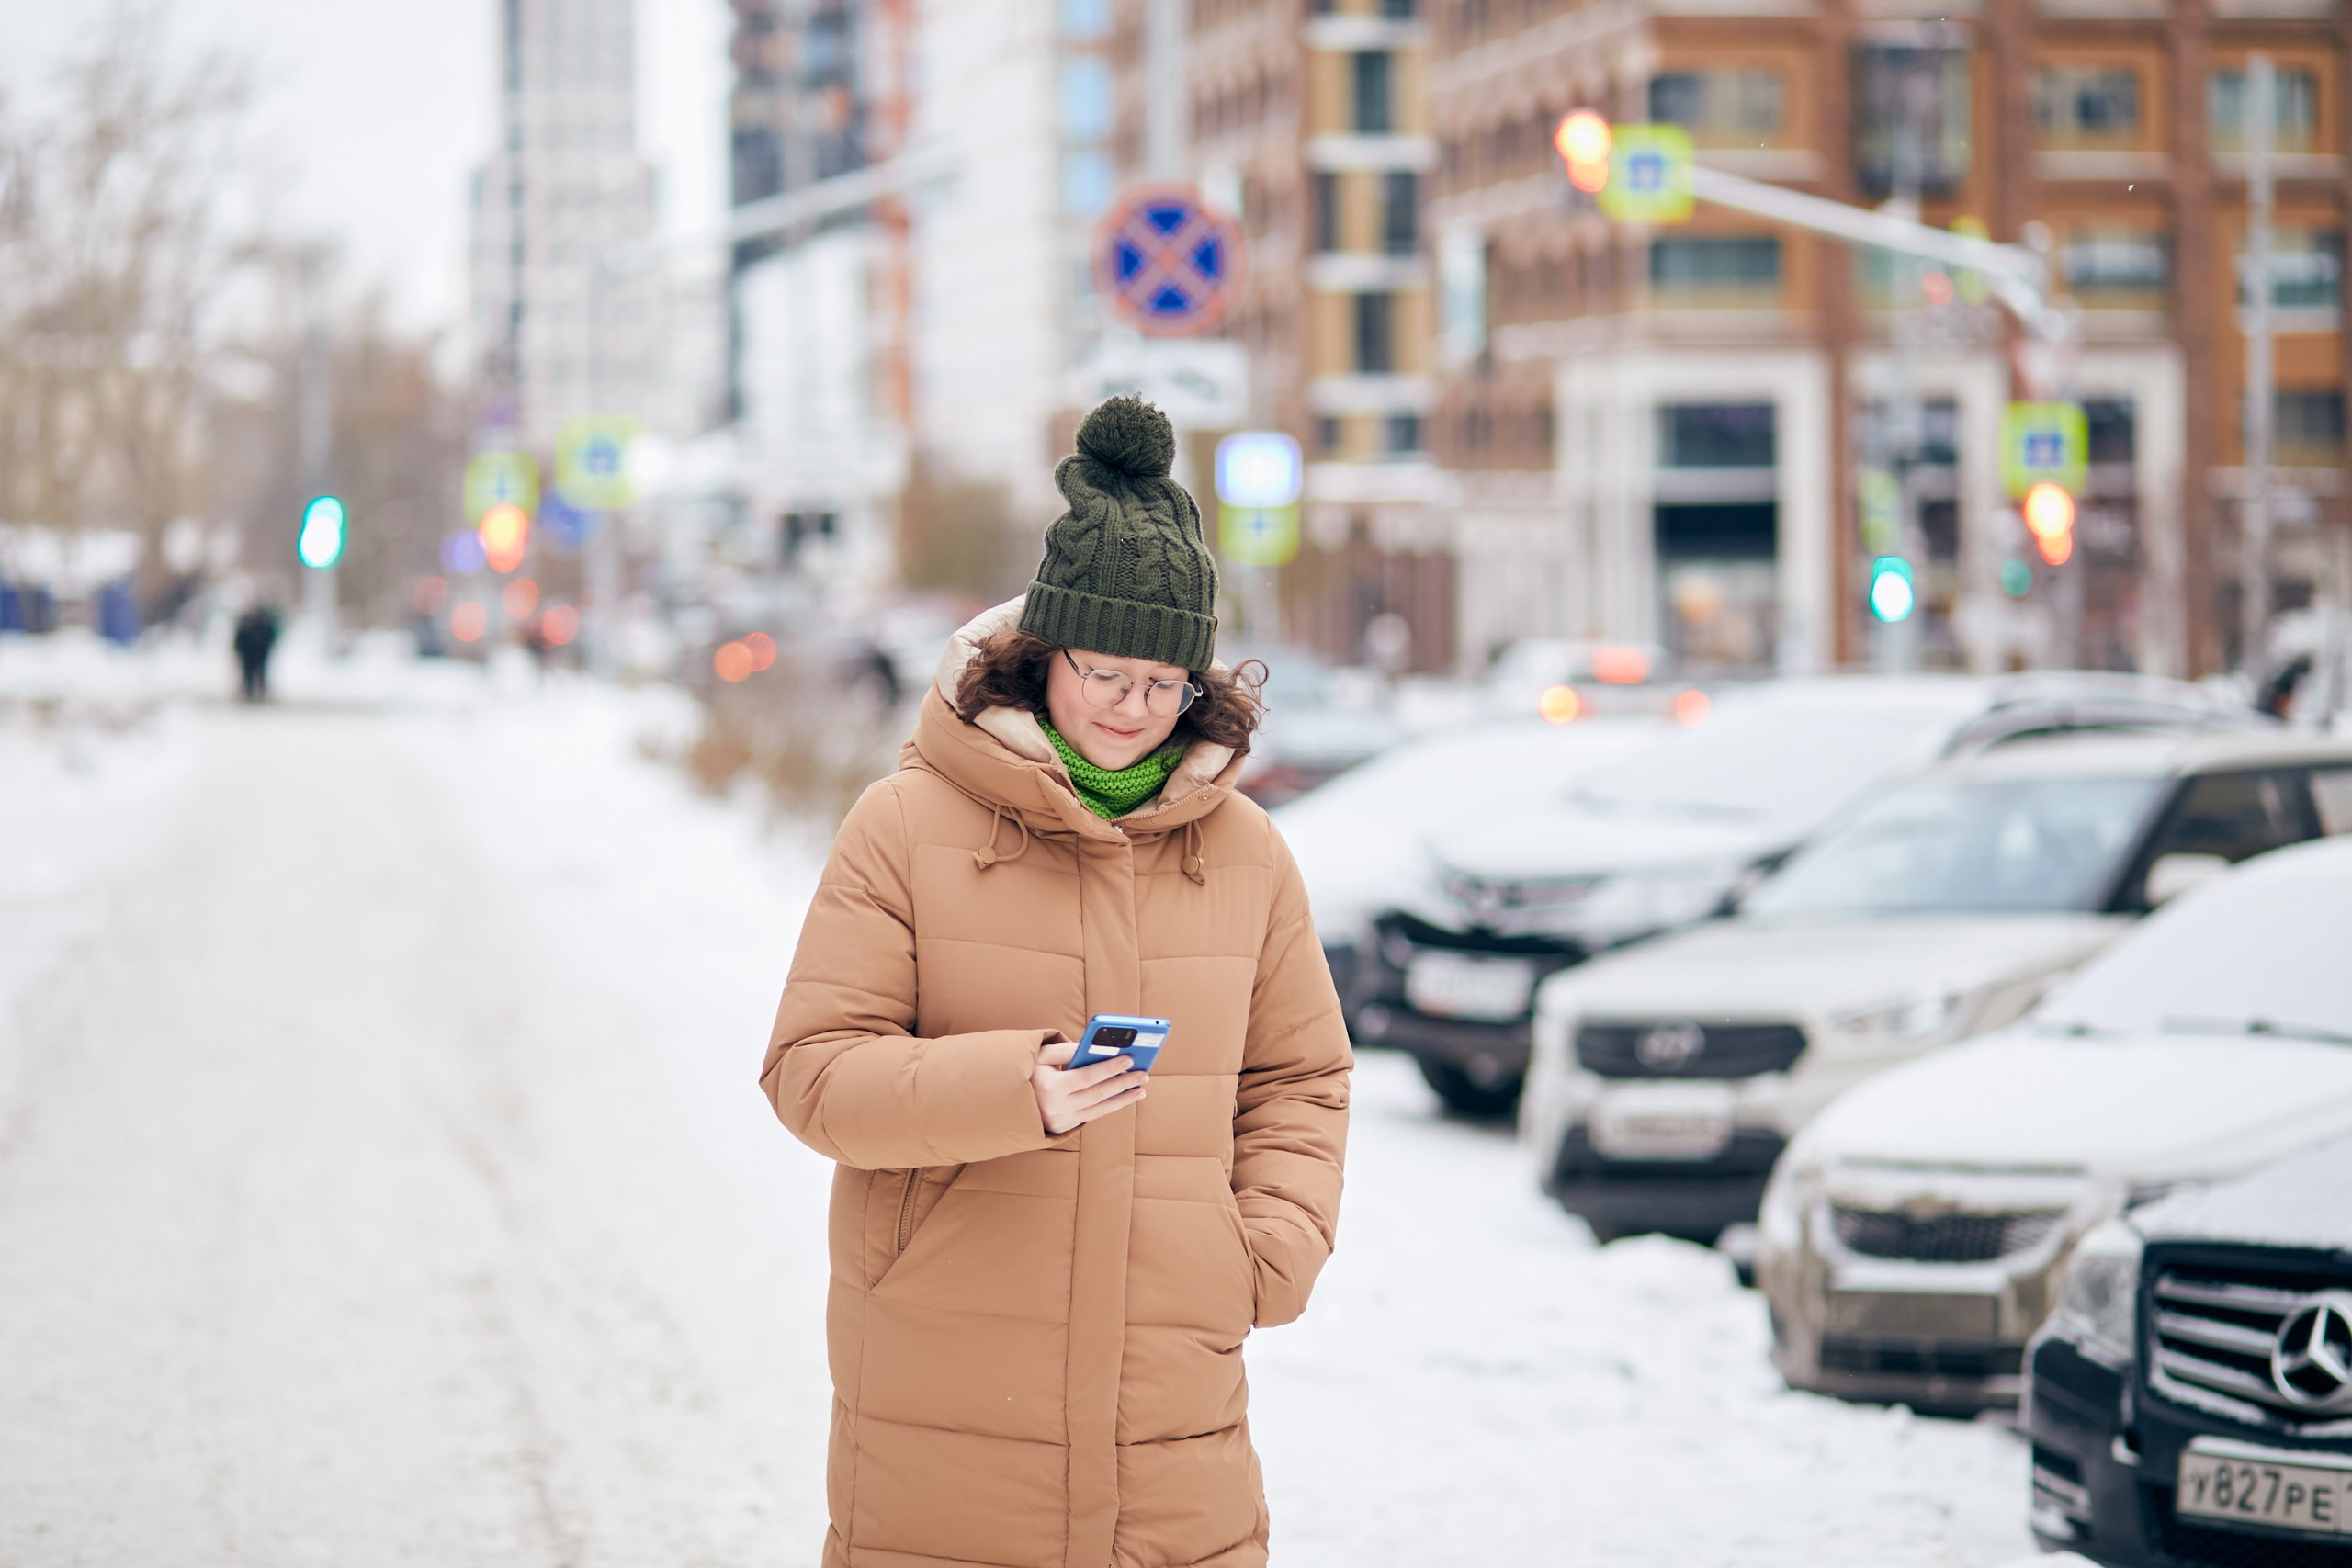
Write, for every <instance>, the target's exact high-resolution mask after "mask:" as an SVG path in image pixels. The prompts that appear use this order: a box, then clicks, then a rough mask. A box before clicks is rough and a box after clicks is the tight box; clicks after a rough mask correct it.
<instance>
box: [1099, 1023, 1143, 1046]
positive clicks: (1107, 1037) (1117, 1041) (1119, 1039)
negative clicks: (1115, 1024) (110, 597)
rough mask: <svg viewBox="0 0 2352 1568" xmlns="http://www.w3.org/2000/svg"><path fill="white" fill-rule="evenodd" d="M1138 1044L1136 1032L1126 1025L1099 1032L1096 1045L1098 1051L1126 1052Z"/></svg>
mask: <svg viewBox="0 0 2352 1568" xmlns="http://www.w3.org/2000/svg"><path fill="white" fill-rule="evenodd" d="M1134 1043H1136V1032H1135V1031H1134V1030H1132V1029H1128V1028H1126V1027H1125V1026H1124V1025H1123V1026H1121V1027H1119V1028H1116V1029H1103V1030H1097V1031H1096V1032H1095V1035H1094V1044H1095V1047H1096V1048H1097V1049H1098V1050H1103V1051H1124V1050H1125V1049H1126V1048H1127V1047H1128V1046H1130V1045H1132V1044H1134Z"/></svg>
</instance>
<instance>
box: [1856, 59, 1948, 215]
mask: <svg viewBox="0 0 2352 1568" xmlns="http://www.w3.org/2000/svg"><path fill="white" fill-rule="evenodd" d="M1968 137H1969V114H1968V52H1967V51H1965V50H1962V49H1950V48H1943V47H1932V46H1931V47H1926V48H1915V47H1912V46H1910V45H1908V44H1895V45H1890V44H1864V45H1861V46H1860V47H1859V48H1857V49H1856V50H1855V51H1854V164H1855V174H1856V175H1857V176H1858V177H1859V178H1860V182H1861V185H1862V187H1863V189H1864V190H1865V191H1867V192H1868V193H1869V194H1870V195H1872V196H1892V195H1894V193H1895V189H1896V186H1898V185H1900V184H1906V183H1908V182H1909V181H1910V180H1911V179H1915V178H1916V180H1917V184H1918V194H1919V195H1921V196H1930V197H1933V196H1948V195H1951V194H1952V193H1953V192H1955V191H1957V190H1958V189H1959V187H1960V184H1961V182H1962V180H1964V179H1966V178H1967V177H1968Z"/></svg>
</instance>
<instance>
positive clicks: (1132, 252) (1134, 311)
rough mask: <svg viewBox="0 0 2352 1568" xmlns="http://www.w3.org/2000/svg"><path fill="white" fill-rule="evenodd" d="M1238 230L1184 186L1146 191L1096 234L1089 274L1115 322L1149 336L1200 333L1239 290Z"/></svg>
mask: <svg viewBox="0 0 2352 1568" xmlns="http://www.w3.org/2000/svg"><path fill="white" fill-rule="evenodd" d="M1241 249H1242V246H1241V231H1240V229H1239V228H1238V226H1237V225H1236V224H1235V223H1234V222H1233V220H1231V219H1229V218H1227V217H1225V216H1223V215H1222V214H1219V213H1216V212H1212V211H1211V210H1209V208H1208V204H1207V203H1205V202H1204V201H1203V200H1202V199H1201V193H1200V192H1198V191H1196V190H1194V189H1193V187H1192V186H1143V187H1141V188H1139V189H1136V190H1131V191H1129V192H1127V193H1126V195H1125V196H1123V197H1120V198H1119V201H1118V204H1117V205H1116V206H1114V207H1113V208H1112V209H1111V210H1110V213H1109V214H1108V215H1107V216H1105V217H1104V218H1103V223H1102V226H1101V227H1100V228H1099V229H1098V230H1097V231H1096V244H1095V250H1094V277H1095V282H1096V284H1097V285H1098V286H1099V287H1100V288H1102V290H1103V298H1104V299H1107V300H1108V301H1109V302H1110V305H1111V309H1112V310H1114V311H1116V312H1117V313H1118V315H1119V317H1120V318H1121V319H1122V320H1124V321H1126V322H1127V323H1128V324H1130V325H1132V326H1134V327H1135V328H1136V329H1137V330H1138V331H1141V332H1144V333H1149V334H1151V335H1153V336H1155V337H1182V336H1184V335H1186V334H1188V333H1201V332H1206V331H1207V330H1208V329H1209V328H1211V327H1214V326H1215V325H1216V323H1217V322H1218V321H1221V320H1222V319H1223V318H1224V316H1225V312H1226V311H1227V310H1228V309H1229V308H1230V307H1231V306H1232V304H1233V301H1234V300H1235V299H1237V298H1238V296H1239V295H1240V292H1241V267H1242V256H1241Z"/></svg>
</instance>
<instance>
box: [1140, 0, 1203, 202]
mask: <svg viewBox="0 0 2352 1568" xmlns="http://www.w3.org/2000/svg"><path fill="white" fill-rule="evenodd" d="M1148 4H1149V6H1150V8H1149V9H1148V11H1146V12H1145V13H1144V53H1145V59H1146V61H1147V62H1148V66H1147V69H1146V70H1145V72H1144V79H1145V88H1144V92H1145V97H1144V111H1143V112H1144V121H1143V149H1144V151H1143V164H1144V174H1145V175H1146V177H1148V178H1150V179H1155V180H1181V179H1182V178H1183V177H1184V143H1185V141H1186V136H1187V128H1186V126H1185V123H1184V119H1185V114H1184V110H1185V106H1186V103H1187V101H1188V99H1189V97H1190V96H1191V95H1190V90H1189V88H1188V87H1187V86H1186V85H1185V80H1184V33H1185V29H1186V28H1187V27H1188V25H1189V23H1190V20H1191V18H1190V17H1188V16H1187V15H1186V10H1187V6H1188V0H1148Z"/></svg>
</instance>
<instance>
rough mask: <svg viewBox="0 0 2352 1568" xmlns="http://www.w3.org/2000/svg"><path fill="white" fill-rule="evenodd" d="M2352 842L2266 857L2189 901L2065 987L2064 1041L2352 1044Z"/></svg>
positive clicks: (2051, 1014) (2052, 1011) (2061, 1000)
mask: <svg viewBox="0 0 2352 1568" xmlns="http://www.w3.org/2000/svg"><path fill="white" fill-rule="evenodd" d="M2346 952H2352V842H2346V841H2345V840H2340V839H2339V840H2330V841H2326V842H2323V843H2317V844H2306V845H2302V846H2300V847H2296V848H2291V849H2284V850H2274V851H2272V852H2270V853H2268V854H2265V855H2257V856H2256V857H2255V858H2254V859H2253V860H2250V861H2248V862H2246V863H2245V866H2244V867H2243V868H2242V869H2240V870H2238V871H2233V872H2232V873H2231V874H2229V875H2227V876H2224V877H2222V879H2220V880H2219V881H2217V882H2214V883H2212V884H2211V885H2210V886H2205V887H2201V888H2199V889H2198V890H2197V891H2195V892H2193V893H2188V894H2185V895H2183V896H2182V897H2181V898H2180V899H2179V901H2178V902H2177V903H2173V904H2168V905H2166V906H2165V908H2161V909H2159V910H2157V911H2156V912H2155V913H2154V915H2151V916H2150V917H2149V918H2148V919H2146V920H2145V921H2143V923H2142V924H2141V925H2140V926H2138V927H2137V928H2136V929H2135V930H2134V931H2132V933H2131V935H2130V936H2128V937H2126V938H2124V939H2123V940H2122V941H2121V942H2117V943H2116V944H2115V945H2114V946H2113V947H2110V948H2109V949H2108V950H2107V951H2106V952H2105V953H2101V954H2099V955H2098V957H2097V958H2095V959H2093V960H2092V961H2091V962H2090V963H2089V964H2086V965H2084V967H2083V968H2081V969H2080V970H2078V971H2076V972H2075V975H2074V976H2072V977H2071V978H2069V979H2067V980H2065V981H2064V982H2062V983H2061V984H2060V985H2059V987H2057V988H2056V989H2054V990H2053V991H2052V993H2051V995H2050V997H2049V998H2048V999H2047V1000H2046V1001H2044V1002H2043V1003H2042V1005H2041V1008H2040V1009H2038V1010H2036V1012H2035V1014H2034V1018H2035V1022H2036V1023H2037V1025H2039V1026H2040V1027H2041V1028H2042V1029H2044V1030H2047V1031H2052V1032H2062V1033H2076V1032H2081V1033H2092V1034H2106V1033H2131V1034H2189V1033H2193V1034H2243V1035H2247V1036H2263V1035H2269V1036H2282V1037H2288V1038H2293V1039H2301V1040H2318V1041H2324V1042H2327V1043H2352V965H2348V964H2346V963H2345V958H2344V955H2345V953H2346Z"/></svg>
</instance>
